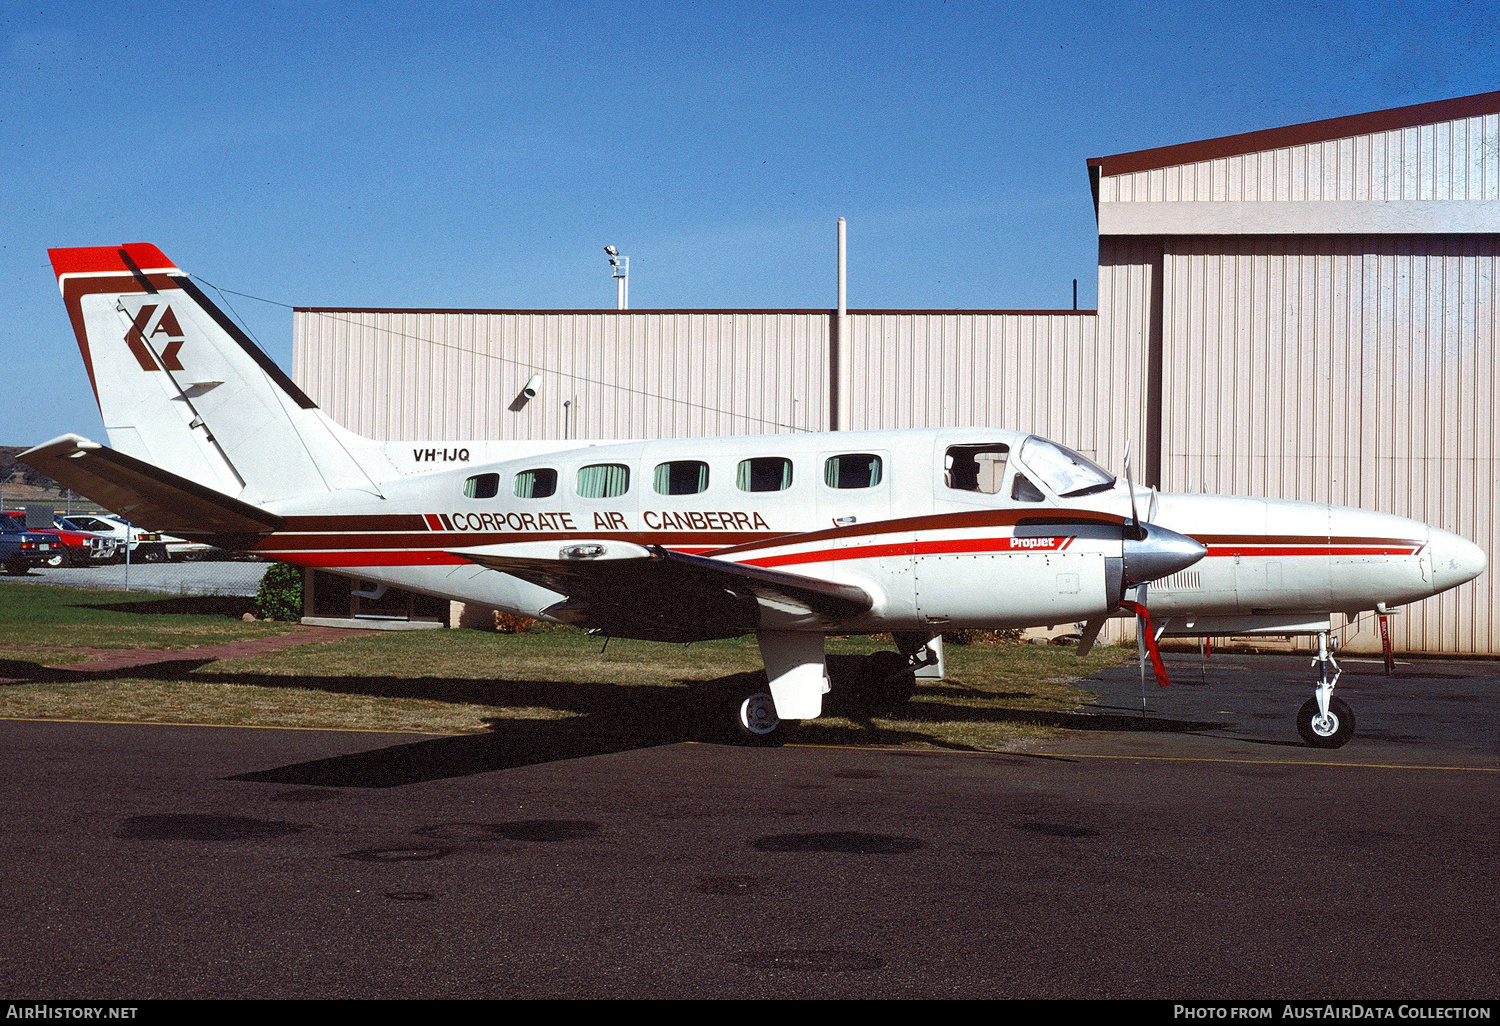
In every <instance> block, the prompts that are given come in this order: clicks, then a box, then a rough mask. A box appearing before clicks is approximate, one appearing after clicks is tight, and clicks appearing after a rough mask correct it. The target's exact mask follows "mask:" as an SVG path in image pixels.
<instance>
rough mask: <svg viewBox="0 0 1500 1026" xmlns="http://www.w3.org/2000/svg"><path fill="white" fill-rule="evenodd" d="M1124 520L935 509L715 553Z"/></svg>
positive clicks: (1086, 514) (1084, 513) (1071, 513)
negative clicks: (868, 537) (867, 538)
mask: <svg viewBox="0 0 1500 1026" xmlns="http://www.w3.org/2000/svg"><path fill="white" fill-rule="evenodd" d="M1124 522H1125V520H1124V518H1123V517H1117V516H1115V515H1114V514H1113V513H1096V512H1094V511H1092V510H1059V511H1056V512H1053V513H1045V514H1044V513H1038V512H1037V511H1035V510H1016V509H1010V510H984V511H980V512H964V513H935V514H929V515H927V516H920V517H902V518H901V519H899V520H876V521H872V522H871V523H868V524H851V525H849V526H848V527H835V528H832V529H830V530H826V531H810V532H807V533H805V534H795V535H793V534H785V535H779V536H776V537H773V538H768V539H766V540H765V541H758V542H750V543H747V544H744V545H736V546H733V547H732V548H726V549H720V550H719V551H717V552H715V553H714V555H715V556H733V555H738V554H739V553H742V552H752V551H754V550H756V549H767V548H775V547H777V546H780V545H801V544H803V543H804V542H817V541H830V540H832V539H836V538H859V537H863V536H865V535H872V534H902V533H906V532H910V533H912V534H917V533H919V532H924V531H949V530H963V529H966V528H974V527H1012V526H1014V527H1075V528H1076V527H1093V526H1100V525H1104V526H1111V527H1113V526H1118V525H1119V524H1123V523H1124Z"/></svg>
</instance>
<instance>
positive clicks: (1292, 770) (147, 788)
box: [0, 657, 1500, 1000]
mask: <svg viewBox="0 0 1500 1026" xmlns="http://www.w3.org/2000/svg"><path fill="white" fill-rule="evenodd" d="M1172 665H1173V669H1174V675H1176V676H1177V677H1178V683H1177V684H1174V686H1173V688H1171V689H1166V690H1165V691H1161V689H1157V690H1156V691H1153V692H1149V693H1148V700H1149V701H1150V702H1151V703H1153V705H1154V706H1155V707H1156V711H1155V712H1154V713H1153V714H1152V715H1150V716H1148V717H1146V718H1145V719H1144V721H1143V720H1142V718H1141V717H1140V715H1139V702H1140V689H1139V682H1138V680H1137V679H1136V677H1135V676H1134V673H1133V671H1132V670H1116V671H1111V673H1110V674H1108V675H1107V676H1106V678H1104V679H1102V680H1101V681H1100V682H1099V685H1098V686H1099V689H1100V693H1101V699H1100V701H1099V703H1098V708H1096V709H1094V710H1092V711H1091V712H1090V716H1091V717H1092V719H1091V720H1089V721H1088V722H1085V721H1084V720H1076V719H1070V721H1069V722H1070V723H1071V724H1072V725H1075V726H1076V725H1084V726H1089V727H1091V728H1092V729H1086V730H1079V731H1077V732H1076V733H1074V734H1071V735H1070V736H1069V737H1067V738H1065V739H1063V740H1062V741H1060V742H1057V743H1053V744H1049V745H1047V746H1045V748H1037V749H1035V750H1032V751H1029V752H1025V753H1012V754H1002V755H995V754H973V753H953V752H925V751H924V752H916V751H887V750H852V749H831V748H811V747H796V746H790V747H787V748H782V749H748V748H736V747H729V746H719V745H712V744H688V743H678V744H667V745H662V746H659V747H647V748H640V749H635V750H630V749H626V750H618V744H613V745H611V746H601V749H600V750H599V752H598V753H597V754H589V753H588V752H587V751H586V750H585V751H582V752H580V749H579V746H578V745H577V743H576V741H575V742H574V743H573V744H571V745H570V746H568V747H567V748H566V749H565V750H562V749H560V750H559V752H558V756H559V757H552V756H551V755H549V750H548V742H547V738H548V737H549V735H548V733H547V731H546V729H545V728H544V727H543V726H542V725H538V726H537V728H536V731H537V733H535V734H527V730H528V729H529V728H527V727H526V726H525V725H518V726H517V727H516V728H515V729H514V730H511V731H508V732H505V733H501V734H494V735H484V736H464V737H421V736H414V735H394V734H374V733H340V732H330V731H296V730H279V729H243V728H212V727H171V726H133V725H100V724H78V723H45V722H21V721H7V722H0V784H3V786H0V816H3V819H0V822H3V824H4V829H3V831H0V865H3V867H4V870H3V874H0V936H3V943H0V996H3V997H6V998H11V999H27V1000H32V999H44V998H80V997H89V998H98V999H110V998H116V999H129V998H136V999H139V998H150V997H210V998H230V997H461V998H469V997H726V998H779V997H804V996H827V997H955V998H957V997H1069V998H1071V997H1088V998H1122V997H1149V998H1170V999H1193V998H1280V999H1319V998H1363V999H1380V998H1388V999H1401V998H1407V999H1410V998H1471V999H1472V998H1486V997H1494V996H1496V995H1497V994H1500V960H1497V959H1496V957H1495V951H1496V948H1497V942H1500V920H1497V917H1496V914H1495V909H1496V908H1497V907H1500V874H1497V873H1496V872H1495V869H1496V855H1495V839H1496V837H1497V835H1500V802H1497V800H1496V795H1497V788H1500V757H1497V749H1496V745H1495V738H1496V728H1497V724H1500V688H1497V684H1500V665H1496V664H1480V663H1465V664H1459V663H1445V664H1431V665H1427V666H1422V667H1406V668H1404V669H1405V670H1406V671H1407V672H1408V673H1415V672H1416V671H1417V670H1421V671H1422V672H1424V673H1426V674H1428V676H1424V677H1417V676H1408V677H1405V678H1398V679H1396V680H1393V681H1387V680H1385V679H1384V678H1382V679H1380V680H1378V681H1377V680H1374V679H1368V680H1367V679H1364V675H1363V674H1361V675H1360V679H1359V680H1358V681H1356V682H1354V684H1353V685H1352V686H1350V687H1349V688H1348V689H1347V691H1346V692H1344V694H1345V697H1346V698H1347V699H1348V700H1349V701H1350V702H1351V704H1353V705H1354V707H1355V709H1356V712H1357V713H1358V715H1359V717H1360V723H1361V731H1362V733H1361V736H1359V737H1356V738H1355V740H1354V741H1353V742H1351V743H1350V744H1349V745H1348V746H1347V747H1345V748H1343V749H1340V750H1337V751H1334V752H1327V751H1317V750H1313V749H1308V748H1305V747H1303V746H1301V745H1300V743H1298V741H1297V738H1296V734H1295V729H1294V728H1293V726H1292V724H1291V715H1292V713H1293V712H1295V709H1296V707H1297V705H1299V704H1300V703H1301V701H1302V700H1303V699H1304V698H1305V696H1306V694H1308V693H1310V691H1309V690H1308V689H1307V687H1306V683H1305V680H1306V677H1305V673H1304V671H1305V666H1304V664H1303V663H1301V662H1300V661H1298V662H1294V661H1292V660H1288V659H1279V660H1278V659H1270V660H1265V659H1245V658H1240V657H1236V658H1234V659H1224V660H1222V661H1219V662H1216V663H1215V664H1214V668H1213V670H1212V671H1210V673H1209V674H1208V675H1207V676H1205V677H1204V679H1203V680H1202V681H1200V682H1199V683H1197V684H1188V683H1185V681H1186V680H1187V679H1188V675H1187V672H1186V669H1184V668H1191V667H1192V664H1191V662H1190V661H1185V660H1181V659H1173V660H1172ZM1180 667H1181V668H1180ZM1352 669H1353V667H1351V670H1352ZM1369 669H1371V670H1372V671H1373V670H1375V669H1376V667H1373V666H1371V667H1369ZM1440 675H1445V676H1440ZM1348 679H1349V678H1346V680H1348ZM1150 687H1151V688H1153V689H1155V688H1156V686H1155V684H1154V683H1153V684H1151V685H1150ZM1132 705H1133V707H1134V708H1133V709H1132ZM1367 727H1368V734H1365V733H1364V731H1365V730H1366V728H1367ZM564 755H565V756H567V757H565V758H564V757H561V756H564Z"/></svg>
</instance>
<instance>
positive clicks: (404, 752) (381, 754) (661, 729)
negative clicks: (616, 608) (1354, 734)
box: [0, 658, 1227, 787]
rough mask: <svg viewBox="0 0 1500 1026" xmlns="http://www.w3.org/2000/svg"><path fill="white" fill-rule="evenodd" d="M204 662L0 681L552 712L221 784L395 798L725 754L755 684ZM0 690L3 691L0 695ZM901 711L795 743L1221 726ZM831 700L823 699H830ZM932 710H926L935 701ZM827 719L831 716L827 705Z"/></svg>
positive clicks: (1105, 716)
mask: <svg viewBox="0 0 1500 1026" xmlns="http://www.w3.org/2000/svg"><path fill="white" fill-rule="evenodd" d="M210 662H212V660H205V659H192V658H189V659H180V660H172V661H167V662H159V663H152V664H149V665H146V666H139V667H132V668H129V669H124V670H122V669H102V670H97V671H88V670H70V669H68V668H67V667H43V666H39V665H37V664H35V663H28V662H18V661H13V660H10V661H6V660H0V678H11V679H15V680H18V681H26V682H43V681H69V682H74V683H86V682H88V681H90V680H109V679H117V678H119V677H121V676H125V675H128V676H130V677H133V678H137V679H150V680H158V681H175V682H181V683H184V684H194V683H203V682H205V681H211V682H213V683H216V684H239V685H245V686H253V687H261V688H272V689H277V688H296V689H299V690H313V691H325V692H329V693H337V694H358V695H369V696H373V697H387V698H408V699H411V698H415V699H421V700H424V701H433V702H452V703H472V704H477V705H490V706H516V707H532V708H542V709H547V710H554V711H556V712H559V713H562V714H563V715H562V716H561V717H560V718H559V717H555V716H554V718H549V719H523V718H515V719H512V718H491V719H487V720H486V721H485V724H486V726H487V728H488V730H487V732H485V733H478V734H462V735H452V736H446V737H435V738H430V739H425V740H421V741H414V742H409V743H405V744H400V743H398V744H394V745H382V746H380V747H378V748H374V749H372V750H369V751H364V752H356V753H352V754H349V755H341V756H335V757H332V758H326V759H316V760H312V761H310V762H304V763H297V764H293V765H287V766H281V767H276V768H272V769H266V770H259V771H255V772H251V773H245V774H241V775H238V776H235V777H233V778H231V779H235V780H246V781H256V782H262V783H271V784H277V785H288V784H291V785H299V786H307V787H398V786H401V785H404V784H411V783H418V782H422V781H429V780H440V779H446V778H452V777H463V776H470V775H474V774H479V773H490V772H495V771H499V770H506V769H515V768H518V767H522V766H531V765H536V764H540V763H549V762H559V761H564V760H568V759H578V758H585V757H589V756H600V755H611V754H616V753H620V752H627V751H633V750H637V749H642V748H651V747H656V746H660V745H668V744H676V743H679V742H683V741H697V742H707V743H729V742H730V741H731V738H730V736H729V734H728V724H729V723H730V708H731V706H732V704H734V702H735V701H736V698H737V696H738V695H739V694H741V693H742V690H743V689H744V688H745V687H747V686H749V685H755V684H757V683H759V684H760V685H761V686H764V679H765V678H764V674H761V673H741V674H733V675H730V676H726V677H720V678H716V679H712V680H706V681H703V680H693V681H678V682H677V683H678V685H679V686H677V687H664V686H659V685H629V684H614V683H610V684H599V683H577V682H572V681H550V680H528V681H509V680H482V679H465V678H437V677H418V678H413V677H394V676H379V675H374V676H361V677H347V676H321V677H320V676H295V677H293V676H286V675H278V674H263V673H213V674H200V673H197V672H195V671H198V670H199V669H201V668H202V667H203V666H205V665H208V664H209V663H210ZM0 686H3V685H0ZM919 695H921V696H922V700H919V701H915V702H912V703H910V704H908V705H906V706H905V707H903V708H902V709H901V710H900V711H899V712H898V713H896V714H894V715H893V716H891V717H888V718H884V719H882V721H881V723H880V724H879V725H878V726H877V725H876V724H875V723H874V722H873V721H871V720H868V719H863V720H861V719H859V718H856V717H854V716H849V715H848V714H847V712H845V715H846V716H847V717H848V718H847V720H845V721H842V722H832V723H829V722H823V721H815V722H813V723H811V724H808V725H805V727H804V732H803V734H802V735H800V739H801V740H806V741H812V742H815V743H821V744H848V743H852V744H870V743H877V744H880V745H883V746H894V745H900V744H904V743H913V742H919V743H926V744H932V745H937V746H939V747H945V748H949V749H955V750H963V751H971V750H975V749H971V748H968V747H967V746H964V745H959V744H954V743H948V742H944V741H943V740H941V739H940V738H939V737H937V736H936V735H935V733H934V732H933V731H931V730H930V729H924V728H926V727H928V725H929V724H936V723H953V722H971V723H1016V724H1027V725H1039V726H1048V727H1060V728H1066V729H1072V730H1088V731H1131V732H1140V731H1150V732H1169V733H1184V732H1195V731H1204V730H1214V729H1219V728H1222V727H1224V726H1227V724H1223V723H1216V722H1210V721H1194V720H1179V719H1172V718H1167V717H1161V716H1154V717H1145V718H1143V717H1141V716H1140V715H1138V714H1137V715H1129V714H1124V713H1119V714H1116V713H1114V712H1097V713H1095V712H1063V711H1048V710H1031V709H1019V708H1005V707H989V708H977V707H975V706H972V705H967V704H957V703H956V701H949V700H948V699H954V700H962V699H963V698H964V697H966V696H968V697H972V696H974V695H984V696H985V697H988V698H991V699H995V698H1000V699H1001V700H1004V699H1005V698H1006V697H1011V698H1020V697H1023V696H1022V694H1021V693H1015V694H1012V695H1009V696H1006V695H1004V694H997V693H995V692H983V691H980V690H978V689H968V688H964V687H962V685H958V686H957V687H953V686H951V685H949V686H945V689H944V690H943V691H939V692H934V691H932V690H928V691H927V692H926V693H925V694H923V692H922V691H919ZM831 697H832V696H830V698H831ZM935 699H936V700H935ZM828 712H829V713H830V714H831V715H839V714H840V713H841V712H843V710H841V709H840V708H839V703H837V702H836V701H830V703H829V708H828Z"/></svg>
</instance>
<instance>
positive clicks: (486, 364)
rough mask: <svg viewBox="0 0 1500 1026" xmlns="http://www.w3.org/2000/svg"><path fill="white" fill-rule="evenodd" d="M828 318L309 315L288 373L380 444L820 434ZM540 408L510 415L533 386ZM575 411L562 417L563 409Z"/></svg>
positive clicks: (801, 314)
mask: <svg viewBox="0 0 1500 1026" xmlns="http://www.w3.org/2000/svg"><path fill="white" fill-rule="evenodd" d="M829 320H830V318H829V315H828V314H827V312H825V311H805V310H804V311H743V312H737V311H708V312H699V311H666V312H657V311H630V312H626V313H620V312H615V311H599V312H552V311H545V312H544V311H522V312H485V311H438V312H417V311H413V312H404V311H403V312H377V311H350V310H298V311H297V313H296V316H295V328H294V350H293V353H294V356H293V375H294V376H295V378H296V380H297V382H298V383H299V384H300V385H301V386H302V387H303V388H304V389H305V390H306V391H307V393H308V394H309V395H310V396H312V397H313V399H314V400H316V401H317V402H318V403H319V405H321V406H322V407H323V409H324V410H326V411H327V412H328V414H329V416H331V417H333V418H334V419H335V420H337V421H338V422H339V423H341V424H343V425H344V426H345V427H348V428H349V429H350V430H352V431H356V432H358V433H360V434H363V435H367V436H369V437H372V438H381V439H401V438H420V439H431V440H435V441H436V440H444V439H454V440H458V439H489V438H518V439H542V438H562V437H565V430H564V428H565V424H564V421H565V417H566V419H567V424H566V437H571V438H599V439H615V438H669V437H682V436H692V435H729V434H762V433H775V432H779V431H791V430H814V431H816V430H823V429H824V428H826V426H827V423H828V395H829V382H828V344H829ZM533 374H541V375H542V378H543V380H542V386H541V388H540V390H539V392H538V395H537V397H536V398H535V399H533V400H531V401H530V402H528V403H526V404H525V405H524V406H521V407H519V408H518V409H512V406H513V404H514V403H515V400H516V397H517V396H518V395H519V393H520V391H521V389H522V387H523V386H524V385H525V384H526V381H527V379H528V378H529V377H530V376H531V375H533ZM565 401H566V402H571V404H572V405H571V406H570V407H566V408H565V407H564V405H563V404H564V402H565Z"/></svg>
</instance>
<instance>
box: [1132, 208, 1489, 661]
mask: <svg viewBox="0 0 1500 1026" xmlns="http://www.w3.org/2000/svg"><path fill="white" fill-rule="evenodd" d="M1164 248H1165V273H1164V275H1163V298H1164V307H1165V317H1164V324H1163V343H1162V345H1163V356H1164V359H1163V405H1162V409H1163V427H1162V452H1163V458H1164V466H1163V476H1162V483H1163V486H1164V487H1166V488H1168V489H1171V490H1184V491H1197V490H1199V489H1206V490H1208V491H1211V492H1224V493H1232V494H1242V495H1264V496H1271V497H1276V498H1288V499H1305V500H1309V501H1315V502H1331V503H1335V504H1338V505H1345V506H1359V507H1363V508H1367V509H1375V510H1381V511H1384V512H1388V513H1397V514H1400V515H1403V516H1409V517H1412V518H1414V519H1416V520H1420V521H1423V522H1425V523H1430V524H1433V525H1435V526H1437V527H1442V528H1445V529H1447V530H1451V531H1456V532H1457V533H1459V534H1461V535H1463V536H1464V537H1466V538H1470V539H1472V540H1474V541H1475V542H1477V543H1478V544H1479V545H1480V546H1482V547H1483V548H1484V549H1485V551H1486V553H1488V554H1490V558H1491V563H1492V565H1493V563H1494V554H1495V553H1497V552H1500V522H1497V520H1496V518H1495V516H1494V512H1493V510H1494V505H1493V502H1494V499H1495V497H1496V495H1497V494H1500V493H1497V473H1500V463H1497V455H1500V447H1497V446H1496V437H1497V434H1500V417H1497V404H1500V385H1497V382H1496V374H1497V368H1496V366H1495V361H1494V359H1493V352H1494V346H1495V342H1496V340H1497V336H1500V296H1497V277H1500V276H1497V271H1500V239H1497V238H1496V237H1494V236H1488V237H1477V236H1416V237H1404V236H1364V237H1349V236H1342V237H1341V236H1316V237H1284V236H1280V237H1278V236H1260V237H1246V236H1239V237H1231V238H1225V237H1218V238H1199V239H1193V238H1181V239H1168V240H1166V241H1165V243H1164ZM1497 599H1500V574H1497V573H1495V572H1494V571H1491V572H1490V573H1487V574H1485V575H1484V576H1482V577H1481V578H1479V580H1478V581H1476V582H1474V583H1472V584H1468V585H1464V586H1463V587H1461V588H1458V589H1455V590H1453V591H1450V592H1447V593H1445V594H1443V595H1441V596H1439V597H1438V598H1436V599H1432V600H1429V601H1427V602H1424V603H1421V604H1419V605H1417V606H1414V607H1411V609H1410V610H1408V612H1407V613H1406V614H1405V615H1403V616H1401V617H1397V618H1396V619H1394V620H1393V621H1392V627H1393V638H1394V640H1395V643H1396V644H1397V646H1398V648H1402V649H1405V650H1410V651H1430V652H1438V651H1441V652H1466V653H1495V652H1500V625H1497V624H1496V623H1495V618H1496V616H1497V613H1500V601H1497ZM1364 640H1365V641H1366V642H1367V643H1369V644H1373V642H1374V639H1373V636H1372V635H1370V634H1369V633H1368V632H1366V634H1365V638H1364Z"/></svg>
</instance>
